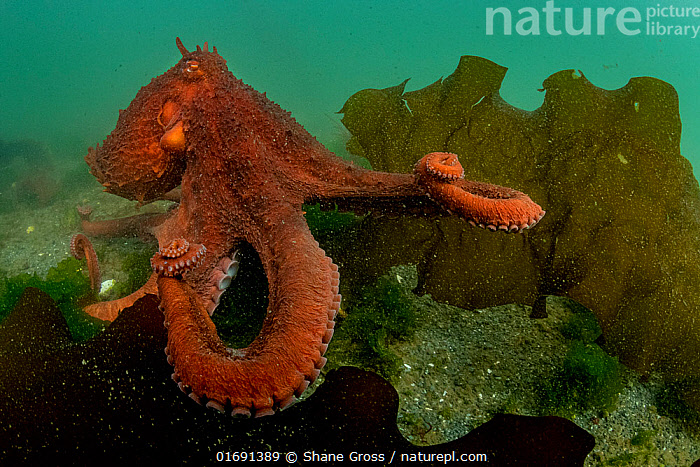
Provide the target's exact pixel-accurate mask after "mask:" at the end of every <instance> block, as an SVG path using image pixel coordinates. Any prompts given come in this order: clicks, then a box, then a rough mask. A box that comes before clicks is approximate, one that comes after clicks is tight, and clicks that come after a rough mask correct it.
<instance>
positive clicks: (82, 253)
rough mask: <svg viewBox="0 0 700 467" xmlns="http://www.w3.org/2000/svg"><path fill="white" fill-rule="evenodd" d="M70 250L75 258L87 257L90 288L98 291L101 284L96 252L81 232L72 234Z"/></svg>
mask: <svg viewBox="0 0 700 467" xmlns="http://www.w3.org/2000/svg"><path fill="white" fill-rule="evenodd" d="M70 252H71V254H72V255H73V257H74V258H75V259H78V260H81V259H87V266H88V274H89V277H90V288H91V289H92V290H93V291H95V292H99V290H100V287H101V286H102V279H101V274H100V264H99V262H98V261H97V254H96V253H95V248H93V246H92V243H91V242H90V240H89V239H88V238H87V237H86V236H85V235H84V234H81V233H77V234H75V235H73V236H72V237H71V239H70Z"/></svg>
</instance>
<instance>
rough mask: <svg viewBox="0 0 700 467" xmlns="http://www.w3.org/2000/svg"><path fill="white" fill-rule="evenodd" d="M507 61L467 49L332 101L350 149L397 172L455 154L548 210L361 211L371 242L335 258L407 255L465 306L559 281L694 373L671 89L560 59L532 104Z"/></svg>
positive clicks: (697, 271)
mask: <svg viewBox="0 0 700 467" xmlns="http://www.w3.org/2000/svg"><path fill="white" fill-rule="evenodd" d="M505 73H506V68H504V67H501V66H499V65H497V64H495V63H493V62H490V61H488V60H485V59H483V58H478V57H470V56H465V57H462V58H461V60H460V62H459V66H458V67H457V69H456V71H455V72H454V73H453V74H452V75H451V76H449V77H447V78H445V79H444V80H438V81H436V82H435V83H433V84H432V85H430V86H427V87H426V88H423V89H420V90H417V91H412V92H404V87H405V84H406V83H405V82H404V83H402V84H400V85H399V86H395V87H392V88H388V89H371V90H364V91H360V92H358V93H356V94H355V95H353V96H352V97H350V99H348V101H347V103H346V104H345V106H344V107H343V109H342V112H343V113H344V117H343V123H344V124H345V125H346V126H347V128H348V129H349V130H350V132H351V134H352V138H351V140H350V141H349V142H348V148H349V149H350V150H351V151H352V152H354V153H356V154H358V155H361V156H363V157H366V158H367V159H368V160H369V161H370V163H371V164H372V167H373V168H375V169H377V170H391V171H403V172H410V171H411V170H412V168H413V165H414V164H415V162H416V161H417V160H418V159H419V158H420V157H422V155H424V154H426V153H429V152H433V151H447V152H453V153H456V154H458V155H459V158H460V161H461V163H462V165H463V166H464V168H465V176H466V178H468V179H473V180H479V181H483V182H489V183H496V184H499V185H504V186H509V187H512V188H515V189H517V190H520V191H523V192H525V193H527V194H528V195H530V197H531V198H532V199H533V200H534V201H535V202H537V203H539V204H540V205H541V206H542V207H543V208H544V209H545V210H546V211H547V215H546V216H545V217H544V219H543V220H542V221H541V222H540V224H539V225H538V226H537V227H536V228H534V229H532V230H531V231H528V232H526V233H524V234H522V235H506V234H494V233H491V232H485V231H483V230H481V229H475V228H471V227H470V226H469V225H467V224H466V223H464V222H461V221H459V220H457V219H452V218H449V217H444V218H437V219H425V218H423V219H410V218H406V219H386V218H372V217H367V218H365V220H364V221H363V225H362V227H361V228H360V229H359V230H358V232H357V233H356V235H357V236H359V237H361V238H362V241H363V244H364V245H366V248H365V249H364V251H363V252H362V253H361V256H360V257H357V258H350V257H347V258H345V259H344V262H345V267H346V270H347V271H348V273H349V274H350V275H357V276H359V275H364V276H371V275H374V276H376V275H380V274H382V273H384V272H386V269H387V268H388V267H389V266H391V265H395V264H401V263H406V262H415V263H418V264H419V274H420V278H419V286H418V290H419V291H421V292H429V293H431V294H432V295H433V297H434V298H436V299H437V300H440V301H445V302H449V303H451V304H454V305H458V306H461V307H467V308H469V307H483V306H489V305H498V304H504V303H511V302H519V303H525V304H531V305H532V304H534V303H535V302H536V300H537V297H539V296H542V295H547V294H556V295H563V296H567V297H570V298H573V299H575V300H577V301H579V302H580V303H582V304H583V305H585V306H586V307H588V308H590V309H591V310H593V311H594V312H595V314H596V315H597V317H598V319H599V321H600V323H601V327H602V330H603V333H604V336H605V338H606V342H607V344H608V346H609V348H610V350H612V351H613V352H614V353H615V354H617V355H618V356H619V357H620V359H621V360H622V361H623V362H624V363H626V364H628V365H630V366H632V367H633V368H635V369H637V370H639V371H642V372H649V371H653V370H659V371H662V372H664V373H666V374H667V375H671V376H674V377H682V376H695V375H697V374H699V372H700V320H696V319H695V317H696V316H697V315H698V313H699V312H700V190H699V189H698V183H697V181H696V180H695V178H694V177H693V172H692V168H691V166H690V163H689V162H688V160H686V159H685V158H684V157H683V156H681V154H680V134H681V122H680V117H679V113H678V96H677V94H676V92H675V90H674V89H673V87H672V86H671V85H670V84H668V83H665V82H663V81H660V80H658V79H654V78H649V77H642V78H633V79H631V80H630V81H629V83H628V84H627V85H626V86H624V87H623V88H620V89H617V90H603V89H600V88H598V87H596V86H594V85H593V84H591V83H590V82H589V81H588V80H587V79H586V78H585V76H584V75H583V74H582V73H580V72H576V71H574V70H565V71H561V72H558V73H555V74H554V75H552V76H550V77H549V78H547V79H546V80H545V81H544V83H543V89H542V90H543V91H544V92H545V93H546V94H545V99H544V103H543V104H542V106H541V107H540V108H539V109H537V110H535V111H532V112H527V111H524V110H521V109H518V108H515V107H513V106H511V105H509V104H508V103H506V102H505V101H504V100H503V99H502V98H501V97H500V94H499V89H500V85H501V81H502V80H503V77H504V76H505ZM357 253H358V252H353V255H357ZM346 274H347V273H346ZM346 277H347V275H346ZM504 332H507V330H504Z"/></svg>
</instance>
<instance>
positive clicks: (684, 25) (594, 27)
mask: <svg viewBox="0 0 700 467" xmlns="http://www.w3.org/2000/svg"><path fill="white" fill-rule="evenodd" d="M533 3H537V2H533ZM574 3H575V5H576V6H575V7H568V6H566V5H565V4H563V5H564V6H563V8H562V6H558V5H557V4H555V2H554V0H549V1H548V2H546V3H545V4H544V7H532V6H528V7H524V8H519V9H517V10H515V9H511V8H509V7H507V6H501V7H496V8H492V7H489V8H486V35H487V36H493V35H495V34H501V33H502V34H503V35H504V36H510V35H512V34H513V29H515V34H517V35H519V36H530V35H532V36H539V35H541V34H546V35H550V36H559V35H561V34H565V35H569V36H581V35H583V36H590V35H594V34H595V35H598V36H602V35H605V34H607V33H609V32H611V31H613V30H617V31H619V32H620V33H622V34H624V35H625V36H636V35H638V34H643V35H647V36H667V37H669V36H683V37H689V38H692V39H696V38H698V35H699V34H700V6H695V7H686V6H684V7H680V6H674V5H673V4H664V3H655V4H653V5H651V4H650V5H647V6H642V7H635V6H628V7H624V8H619V9H616V8H613V7H599V8H590V7H584V6H581V4H582V3H583V2H574Z"/></svg>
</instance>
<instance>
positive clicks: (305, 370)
mask: <svg viewBox="0 0 700 467" xmlns="http://www.w3.org/2000/svg"><path fill="white" fill-rule="evenodd" d="M268 212H275V213H279V215H276V216H275V218H274V219H272V220H270V222H268V223H266V224H265V228H264V230H265V231H262V232H257V233H256V232H255V231H253V232H251V233H250V234H249V235H250V236H249V238H248V240H249V241H250V243H251V244H252V245H253V247H255V248H256V250H258V252H259V254H260V257H261V259H262V262H263V265H264V267H265V271H266V273H267V277H268V283H269V308H268V314H267V316H266V318H265V321H264V323H263V327H262V330H261V332H260V334H259V335H258V337H257V338H256V339H255V340H254V341H253V342H252V343H251V344H250V345H249V346H248V347H247V348H245V349H229V348H227V347H226V346H225V345H224V344H223V343H222V342H221V340H220V339H219V337H218V335H217V333H216V328H215V326H214V324H213V323H212V321H211V319H210V318H209V313H208V312H207V309H206V307H205V305H204V304H203V303H202V302H201V300H200V299H199V297H198V295H197V294H196V293H195V291H194V290H193V289H192V287H191V286H190V285H189V284H188V283H187V282H186V280H182V279H179V278H177V277H167V276H166V275H164V274H162V273H159V278H158V289H159V292H160V297H161V307H162V309H163V313H164V314H165V322H166V326H167V328H168V347H167V349H166V352H167V353H168V361H169V362H170V363H171V364H172V365H173V366H174V373H173V379H174V380H175V381H176V382H178V385H179V386H180V389H182V390H183V392H185V393H188V394H189V395H190V397H191V398H192V399H194V400H195V401H198V402H200V403H204V404H206V405H207V406H208V407H213V408H216V409H218V410H220V411H222V412H228V413H231V414H232V415H234V416H250V415H254V416H256V417H258V416H263V415H269V414H271V413H273V412H274V411H275V409H277V408H284V407H286V406H287V405H289V404H290V403H291V402H293V401H294V400H295V396H297V397H298V396H300V395H301V394H302V393H303V392H304V390H305V389H306V388H307V387H308V385H309V383H311V382H313V381H314V380H315V379H316V378H317V377H318V375H319V373H320V370H321V368H322V367H323V365H324V364H325V362H326V359H325V357H323V354H324V353H325V352H326V349H327V347H328V342H329V341H330V339H331V337H332V335H333V327H334V324H335V323H334V321H333V320H334V318H335V315H336V313H337V311H338V308H339V306H340V299H341V297H340V294H339V293H338V285H339V274H338V268H337V266H336V265H335V264H333V262H332V261H331V259H330V258H328V257H327V256H326V255H325V253H324V251H323V250H322V249H320V248H319V246H318V243H317V242H316V241H315V240H314V239H313V237H312V235H311V232H310V231H309V228H308V226H307V225H306V222H305V220H304V218H303V216H302V214H301V212H300V210H296V209H294V208H292V207H291V206H288V207H287V209H286V210H285V209H284V208H281V209H278V208H276V209H274V210H273V209H270V210H269V211H268ZM283 212H284V213H286V214H282V213H283Z"/></svg>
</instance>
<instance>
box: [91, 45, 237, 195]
mask: <svg viewBox="0 0 700 467" xmlns="http://www.w3.org/2000/svg"><path fill="white" fill-rule="evenodd" d="M176 44H177V47H178V49H179V50H180V52H181V53H182V59H181V60H180V61H179V62H178V63H177V64H176V65H175V66H174V67H172V68H171V69H170V70H168V71H166V72H165V73H163V74H162V75H160V76H158V77H156V78H154V79H153V80H151V82H150V83H149V84H148V85H147V86H144V87H143V88H141V90H140V91H139V92H138V93H137V94H136V97H135V98H134V100H133V101H132V102H131V104H129V107H128V108H127V109H126V110H121V111H120V112H119V120H118V121H117V126H116V128H115V129H114V130H113V131H112V133H111V134H110V135H109V136H107V139H105V140H104V142H103V143H102V145H101V146H100V145H97V147H96V148H90V149H89V150H88V154H87V156H85V161H86V162H87V163H88V165H89V166H90V170H91V172H92V174H93V175H94V176H95V177H97V179H98V180H99V181H100V183H102V185H103V186H104V187H105V191H108V192H110V193H113V194H115V195H118V196H122V197H124V198H128V199H135V200H138V201H140V202H141V203H145V202H149V201H152V200H154V199H158V198H159V197H161V196H162V195H163V194H164V193H166V192H168V191H170V190H171V189H173V188H175V187H176V186H178V185H179V184H180V181H181V180H182V175H183V173H184V170H185V166H186V153H187V150H188V141H187V137H186V134H187V131H188V125H189V122H190V121H193V118H192V116H191V115H189V114H190V113H191V105H190V104H191V103H192V101H193V99H194V98H195V97H196V96H198V95H201V94H202V92H204V93H210V92H212V83H211V80H212V79H216V77H217V76H220V74H221V73H220V72H221V71H222V70H226V71H227V68H226V61H225V60H224V59H223V58H222V57H221V56H220V55H219V54H218V53H217V51H216V47H214V50H213V52H209V48H208V45H207V44H206V43H205V44H204V49H203V50H202V49H201V48H200V47H199V46H197V50H195V51H192V52H189V51H188V50H187V49H186V48H185V46H184V45H182V42H181V41H180V38H179V37H178V38H177V39H176Z"/></svg>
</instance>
